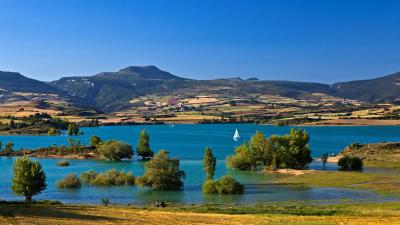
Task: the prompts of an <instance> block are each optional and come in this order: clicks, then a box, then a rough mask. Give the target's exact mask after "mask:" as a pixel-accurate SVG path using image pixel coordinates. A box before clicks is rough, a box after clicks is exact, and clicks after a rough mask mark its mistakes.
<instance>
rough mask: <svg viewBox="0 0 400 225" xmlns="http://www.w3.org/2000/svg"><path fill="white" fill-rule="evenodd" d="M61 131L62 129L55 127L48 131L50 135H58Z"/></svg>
mask: <svg viewBox="0 0 400 225" xmlns="http://www.w3.org/2000/svg"><path fill="white" fill-rule="evenodd" d="M59 133H60V130H58V129H56V128H54V127H50V128H49V130H48V131H47V134H48V135H57V134H59Z"/></svg>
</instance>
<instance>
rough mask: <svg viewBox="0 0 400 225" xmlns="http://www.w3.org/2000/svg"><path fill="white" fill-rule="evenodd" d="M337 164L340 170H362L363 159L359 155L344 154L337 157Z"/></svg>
mask: <svg viewBox="0 0 400 225" xmlns="http://www.w3.org/2000/svg"><path fill="white" fill-rule="evenodd" d="M338 166H340V168H341V169H342V170H362V169H363V161H362V159H360V158H359V157H356V156H355V157H352V156H348V155H345V156H343V157H342V158H340V159H339V161H338Z"/></svg>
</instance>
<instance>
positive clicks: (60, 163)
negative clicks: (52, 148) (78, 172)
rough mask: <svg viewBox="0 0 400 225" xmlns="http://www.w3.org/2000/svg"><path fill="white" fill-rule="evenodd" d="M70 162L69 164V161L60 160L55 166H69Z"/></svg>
mask: <svg viewBox="0 0 400 225" xmlns="http://www.w3.org/2000/svg"><path fill="white" fill-rule="evenodd" d="M69 165H70V164H69V162H68V161H60V162H57V166H69Z"/></svg>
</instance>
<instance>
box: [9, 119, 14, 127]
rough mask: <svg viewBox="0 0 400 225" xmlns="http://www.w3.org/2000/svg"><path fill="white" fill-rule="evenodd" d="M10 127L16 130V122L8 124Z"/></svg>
mask: <svg viewBox="0 0 400 225" xmlns="http://www.w3.org/2000/svg"><path fill="white" fill-rule="evenodd" d="M8 126H9V127H10V128H15V122H14V120H10V123H9V124H8Z"/></svg>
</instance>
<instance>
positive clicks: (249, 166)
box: [227, 142, 258, 171]
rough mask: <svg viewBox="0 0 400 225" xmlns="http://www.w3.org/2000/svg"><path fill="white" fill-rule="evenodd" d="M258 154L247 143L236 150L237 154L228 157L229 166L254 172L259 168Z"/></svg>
mask: <svg viewBox="0 0 400 225" xmlns="http://www.w3.org/2000/svg"><path fill="white" fill-rule="evenodd" d="M257 155H258V153H257V152H256V151H255V150H254V149H253V148H252V146H251V144H250V143H249V142H246V143H244V144H242V145H240V146H238V147H236V149H235V154H234V155H231V156H228V157H227V165H228V167H230V168H236V169H239V170H251V171H254V170H255V169H256V167H257V161H258V158H257Z"/></svg>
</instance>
